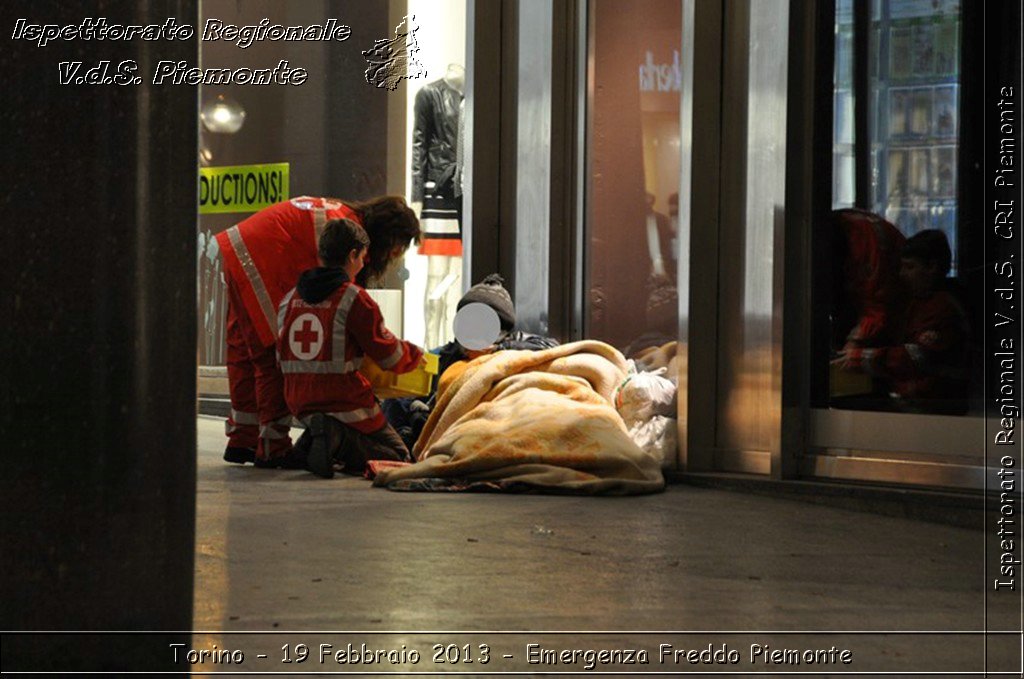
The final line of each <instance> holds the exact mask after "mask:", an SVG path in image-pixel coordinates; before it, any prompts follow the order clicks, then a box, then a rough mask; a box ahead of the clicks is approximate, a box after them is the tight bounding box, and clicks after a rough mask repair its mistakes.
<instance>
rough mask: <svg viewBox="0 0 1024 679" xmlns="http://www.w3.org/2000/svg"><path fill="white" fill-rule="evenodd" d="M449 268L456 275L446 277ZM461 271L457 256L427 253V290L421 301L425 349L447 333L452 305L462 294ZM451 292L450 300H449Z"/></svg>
mask: <svg viewBox="0 0 1024 679" xmlns="http://www.w3.org/2000/svg"><path fill="white" fill-rule="evenodd" d="M453 271H454V272H456V279H455V280H449V275H450V274H451V273H452V272H453ZM461 273H462V258H461V257H448V256H446V255H428V256H427V294H426V299H425V300H424V304H423V310H424V315H425V326H426V333H425V336H424V341H423V345H424V346H425V347H426V348H427V349H433V348H434V347H439V346H441V345H442V344H444V343H445V342H447V341H448V340H449V339H450V337H451V332H452V328H451V324H452V319H453V318H454V317H455V305H456V304H458V301H459V298H460V297H461V296H462V285H461ZM445 284H447V287H446V288H445V289H444V290H443V291H440V290H439V289H438V288H439V286H441V285H445ZM453 294H454V296H455V297H454V302H452V301H451V299H452V295H453Z"/></svg>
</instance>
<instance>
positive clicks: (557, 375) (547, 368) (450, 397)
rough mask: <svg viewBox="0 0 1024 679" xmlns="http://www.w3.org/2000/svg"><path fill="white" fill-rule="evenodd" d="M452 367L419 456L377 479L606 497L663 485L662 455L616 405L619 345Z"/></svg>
mask: <svg viewBox="0 0 1024 679" xmlns="http://www.w3.org/2000/svg"><path fill="white" fill-rule="evenodd" d="M453 368H454V366H453ZM450 371H451V369H449V371H447V372H446V373H445V375H446V377H448V372H450ZM453 374H454V375H457V377H456V378H455V379H454V380H449V379H445V380H442V383H441V385H440V386H439V387H438V402H437V406H436V407H435V408H434V411H433V412H432V413H431V415H430V418H429V419H428V420H427V424H426V425H425V426H424V428H423V432H422V433H421V434H420V438H419V440H418V441H417V443H416V446H415V447H414V449H413V455H414V457H415V458H416V459H417V460H419V462H417V463H416V464H413V465H411V466H408V467H402V468H399V469H383V470H381V471H380V473H379V474H378V475H377V477H376V478H375V479H374V484H375V485H379V486H388V487H389V488H394V489H403V488H404V489H409V488H417V489H422V488H425V487H427V485H430V484H427V485H425V484H423V483H422V481H417V480H421V479H448V480H451V481H452V482H453V483H454V484H456V485H459V486H461V487H471V486H473V485H474V484H477V483H483V484H486V485H487V487H489V488H494V487H495V483H497V487H500V488H504V489H510V490H544V491H548V492H573V493H603V494H636V493H651V492H656V491H659V490H661V489H662V488H663V487H664V479H663V478H662V475H661V460H660V459H658V458H657V457H656V456H654V455H652V454H650V453H646V452H644V451H643V450H641V449H640V448H639V447H638V446H637V445H636V444H635V443H634V442H633V441H632V440H631V439H630V437H629V434H628V432H627V430H626V426H625V424H624V423H623V421H622V418H621V417H620V416H619V414H618V413H617V412H616V410H615V408H614V406H613V405H612V400H611V399H612V392H613V391H614V389H615V387H616V386H617V385H618V384H619V383H620V382H621V381H622V380H623V379H624V378H625V375H626V362H625V360H624V359H623V357H622V354H620V353H619V352H618V351H617V350H616V349H614V348H613V347H611V346H609V345H607V344H604V343H603V342H596V341H592V340H590V341H583V342H574V343H572V344H566V345H562V346H559V347H554V348H551V349H547V350H544V351H500V352H497V353H494V354H490V355H486V356H482V357H480V358H478V359H476V360H474V361H472V362H469V363H465V364H463V365H460V366H458V369H456V371H455V373H453ZM434 485H435V487H436V486H437V484H434Z"/></svg>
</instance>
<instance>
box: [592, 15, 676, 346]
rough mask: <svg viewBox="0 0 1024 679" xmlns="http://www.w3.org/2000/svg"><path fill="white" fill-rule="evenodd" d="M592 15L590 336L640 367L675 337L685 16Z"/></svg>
mask: <svg viewBox="0 0 1024 679" xmlns="http://www.w3.org/2000/svg"><path fill="white" fill-rule="evenodd" d="M590 12H591V15H590V28H591V36H592V42H591V45H590V64H591V66H590V73H589V78H590V80H591V88H592V89H591V91H592V97H593V98H592V103H591V109H590V111H589V115H588V135H589V139H590V142H589V147H588V148H589V149H590V154H589V158H588V178H589V182H588V197H587V223H586V245H585V247H586V261H585V284H586V288H587V290H588V296H587V298H586V306H585V322H586V334H587V336H588V337H593V338H596V339H601V340H604V341H607V342H609V343H611V344H613V345H615V346H616V347H618V348H619V349H621V350H622V351H623V352H624V353H625V354H626V355H627V357H639V356H642V355H648V354H650V352H652V351H655V350H656V349H657V348H659V347H662V348H664V347H665V346H666V345H670V344H671V343H672V342H673V341H674V340H675V339H676V337H677V334H678V330H677V326H678V287H677V286H678V281H677V247H676V233H677V222H678V205H679V193H678V192H679V171H680V165H679V164H680V138H679V107H680V85H681V81H682V71H681V68H682V65H681V63H680V49H681V47H680V45H681V37H682V19H681V9H680V3H679V2H677V1H675V0H597V1H596V2H592V3H590Z"/></svg>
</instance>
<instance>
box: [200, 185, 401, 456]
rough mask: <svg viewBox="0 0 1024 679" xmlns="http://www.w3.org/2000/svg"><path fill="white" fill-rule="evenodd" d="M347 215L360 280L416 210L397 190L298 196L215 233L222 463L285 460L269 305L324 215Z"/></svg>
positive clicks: (306, 255)
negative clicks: (225, 413) (362, 197)
mask: <svg viewBox="0 0 1024 679" xmlns="http://www.w3.org/2000/svg"><path fill="white" fill-rule="evenodd" d="M338 218H347V219H351V220H353V221H355V222H357V223H359V224H361V225H362V226H363V227H364V228H365V230H366V231H367V233H368V234H369V238H370V247H369V252H368V258H367V266H366V267H365V269H364V270H363V271H362V272H361V273H360V282H361V283H362V284H363V285H365V284H367V282H368V281H369V280H370V279H371V278H373V277H375V276H380V275H381V274H383V272H384V270H385V268H386V267H387V265H388V263H389V262H390V261H391V260H392V259H394V258H395V257H397V256H399V255H400V254H401V253H402V252H404V251H405V249H406V248H407V247H408V246H409V243H410V242H411V241H415V242H417V243H418V242H419V236H420V229H419V222H418V220H417V219H416V215H415V214H414V213H413V212H412V210H411V209H409V207H408V206H407V205H406V203H405V200H404V199H403V198H401V197H398V196H381V197H378V198H374V199H371V200H368V201H366V202H353V203H350V202H344V201H340V200H337V199H332V198H313V197H308V196H303V197H300V198H293V199H291V200H288V201H284V202H282V203H278V204H276V205H272V206H271V207H269V208H266V209H265V210H262V211H260V212H257V213H256V214H254V215H252V216H251V217H249V218H247V219H245V220H243V221H242V222H240V223H238V224H237V225H235V226H233V227H231V228H230V229H227V230H226V231H224V232H222V233H219V234H217V244H218V245H219V247H220V252H221V258H222V260H223V264H224V277H225V279H226V282H227V300H228V313H227V345H228V346H227V349H228V352H227V364H228V366H227V367H228V383H229V388H230V394H231V415H230V417H229V418H228V421H227V436H228V446H227V449H226V450H225V452H224V459H225V460H227V461H229V462H238V463H244V462H256V464H257V465H259V466H266V467H278V466H284V465H287V464H288V463H289V457H288V453H289V451H290V450H291V439H290V438H289V435H288V431H289V423H290V421H291V415H290V414H289V412H288V408H287V406H286V404H285V400H284V393H283V381H282V377H281V372H280V368H279V367H278V365H277V357H276V355H275V348H274V347H275V339H276V336H277V307H278V305H279V304H280V302H281V299H282V298H283V297H284V295H285V294H286V293H287V292H288V291H289V290H290V289H291V288H292V287H293V286H294V285H295V281H296V279H297V278H298V276H299V274H300V273H301V272H302V271H304V270H306V269H309V268H311V267H315V266H316V264H317V244H318V242H319V240H320V235H321V233H322V232H323V229H324V227H325V225H326V224H327V222H328V221H330V220H332V219H338Z"/></svg>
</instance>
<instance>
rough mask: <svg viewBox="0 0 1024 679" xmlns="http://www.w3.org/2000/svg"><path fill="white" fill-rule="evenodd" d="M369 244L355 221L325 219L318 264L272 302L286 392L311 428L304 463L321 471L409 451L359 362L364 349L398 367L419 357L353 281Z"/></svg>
mask: <svg viewBox="0 0 1024 679" xmlns="http://www.w3.org/2000/svg"><path fill="white" fill-rule="evenodd" d="M369 245H370V239H369V237H368V236H367V234H366V232H365V231H364V230H363V228H362V227H361V226H359V225H358V224H356V223H355V222H353V221H351V220H349V219H338V220H334V221H331V222H328V223H327V226H326V227H325V228H324V231H323V235H322V236H321V238H320V244H319V248H318V252H319V255H320V261H321V263H322V265H323V266H321V267H317V268H314V269H309V270H307V271H304V272H303V273H302V275H301V276H300V277H299V282H298V285H296V287H295V288H294V289H293V290H291V291H290V292H289V293H288V294H287V295H285V298H284V300H283V301H282V302H281V306H280V309H279V310H278V319H279V321H278V325H279V327H280V328H281V330H280V334H279V336H278V340H277V342H278V344H277V346H278V356H279V357H280V359H281V372H282V373H283V374H284V394H285V400H286V401H287V403H288V408H289V410H290V411H291V413H292V415H294V416H295V417H298V418H299V419H300V420H302V421H303V422H304V423H305V424H306V425H307V427H308V428H309V433H310V435H311V436H312V442H311V444H310V448H309V452H308V460H307V465H308V467H309V469H310V471H312V472H313V473H315V474H317V475H319V476H323V477H326V478H330V477H331V476H333V475H334V461H335V458H336V457H337V458H338V461H339V462H340V463H342V464H343V465H344V469H345V471H346V472H350V473H361V472H362V470H363V468H364V467H365V465H366V462H367V461H368V460H400V461H405V460H408V459H409V451H408V449H407V448H406V446H405V444H404V443H403V442H402V439H401V438H400V437H399V436H398V434H397V433H396V432H395V430H394V429H393V428H392V427H391V425H390V424H388V423H387V421H386V420H385V419H384V414H383V413H382V412H381V409H380V405H379V404H378V403H377V399H376V397H375V396H374V395H373V391H371V389H370V383H369V381H368V380H367V379H366V378H365V377H364V376H363V375H362V374H361V373H360V372H358V370H357V369H358V368H359V365H360V363H361V362H362V358H363V356H364V355H366V356H369V357H370V358H372V359H373V360H374V361H375V362H376V363H377V364H378V365H380V367H382V368H384V369H385V370H391V371H393V372H396V373H403V372H408V371H410V370H412V369H413V368H415V367H416V366H417V365H419V363H420V361H421V360H422V357H423V350H422V349H420V348H419V347H417V346H415V345H414V344H410V343H409V342H405V341H403V340H400V339H398V338H396V337H395V336H394V335H393V334H391V332H390V331H389V330H388V329H387V328H386V327H384V319H383V317H382V315H381V312H380V308H379V307H378V306H377V303H376V302H374V301H373V298H371V297H370V295H369V294H367V292H366V290H364V289H363V288H362V287H361V286H360V285H358V284H357V283H356V282H355V281H357V280H358V275H359V273H360V271H361V270H362V269H363V264H364V258H365V257H366V255H367V249H368V247H369Z"/></svg>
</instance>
